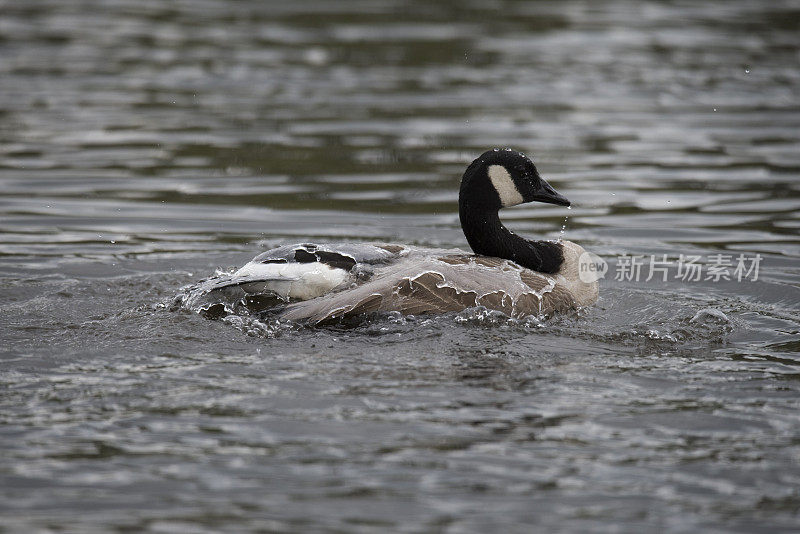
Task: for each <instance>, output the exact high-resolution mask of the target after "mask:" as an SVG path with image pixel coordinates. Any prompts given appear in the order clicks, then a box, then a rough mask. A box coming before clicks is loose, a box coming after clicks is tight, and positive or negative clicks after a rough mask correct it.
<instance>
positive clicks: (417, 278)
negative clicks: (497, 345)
mask: <svg viewBox="0 0 800 534" xmlns="http://www.w3.org/2000/svg"><path fill="white" fill-rule="evenodd" d="M563 243H565V244H568V245H567V246H566V247H565V265H564V266H563V267H562V270H561V271H559V273H556V274H554V275H548V274H543V273H539V272H535V271H531V270H529V269H526V268H523V267H521V266H519V265H517V264H516V263H514V262H511V261H508V260H504V259H501V258H492V257H485V256H475V255H472V254H467V253H464V252H462V251H445V250H441V251H437V250H429V249H428V250H426V249H413V248H405V249H404V250H403V251H402V252H401V253H399V254H398V255H397V256H396V261H393V262H391V263H389V264H387V265H383V266H378V267H377V268H376V269H375V270H374V272H373V274H372V276H371V277H370V278H369V280H367V281H366V282H364V283H361V284H354V286H353V287H351V288H347V289H343V290H340V291H337V292H334V293H330V294H327V295H323V296H320V297H317V298H314V299H311V300H308V301H303V302H297V303H294V304H290V305H289V306H288V307H287V308H286V309H285V310H284V312H283V313H282V316H283V317H284V318H286V319H290V320H296V321H310V322H313V323H324V322H328V321H332V320H337V319H342V318H346V317H351V316H356V315H360V314H364V313H372V312H389V311H399V312H401V313H403V314H422V313H445V312H458V311H461V310H464V309H467V308H471V307H476V306H485V307H486V308H489V309H493V310H498V311H501V312H503V313H505V314H506V315H509V316H510V317H516V318H519V317H525V316H529V315H541V314H545V315H548V314H551V313H553V312H559V311H566V310H569V309H573V308H575V307H578V306H585V305H588V304H591V303H592V302H594V300H596V298H597V287H596V283H595V284H594V288H592V287H591V284H583V283H582V282H580V280H578V279H577V266H575V265H572V264H571V263H570V264H569V265H567V264H568V263H569V262H576V261H577V257H578V256H579V255H580V253H581V252H582V251H583V249H582V248H581V247H579V246H578V245H575V244H574V243H570V242H566V241H565V242H563ZM565 275H566V276H565ZM573 275H574V276H575V280H570V279H568V277H571V276H573ZM584 286H587V287H584ZM576 291H577V294H576Z"/></svg>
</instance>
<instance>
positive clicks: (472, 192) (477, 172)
mask: <svg viewBox="0 0 800 534" xmlns="http://www.w3.org/2000/svg"><path fill="white" fill-rule="evenodd" d="M526 202H546V203H548V204H558V205H559V206H569V200H567V199H566V198H564V197H563V196H562V195H560V194H559V193H557V192H556V190H555V189H553V187H552V186H551V185H550V184H548V183H547V182H546V181H545V180H544V179H543V178H542V177H541V176H539V171H537V170H536V165H534V164H533V162H532V161H531V160H530V159H528V158H527V157H526V156H525V154H523V153H521V152H517V151H516V150H511V149H510V148H504V149H498V148H495V149H493V150H488V151H486V152H484V153H483V154H481V155H480V157H478V159H476V160H475V161H473V162H472V163H471V164H470V166H469V167H467V170H466V171H465V172H464V177H463V178H462V179H461V190H460V191H459V208H461V210H463V209H468V210H470V211H473V210H474V211H477V212H483V211H485V212H496V211H498V210H499V209H501V208H507V207H509V206H516V205H517V204H525V203H526Z"/></svg>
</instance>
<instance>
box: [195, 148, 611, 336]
mask: <svg viewBox="0 0 800 534" xmlns="http://www.w3.org/2000/svg"><path fill="white" fill-rule="evenodd" d="M534 201H538V202H546V203H550V204H557V205H560V206H569V205H570V202H569V200H567V199H566V198H564V197H563V196H561V195H560V194H559V193H557V192H556V191H555V190H554V189H553V188H552V187H551V186H550V184H548V183H547V182H546V181H545V180H543V179H542V178H541V177H540V176H539V173H538V171H537V170H536V166H535V165H534V164H533V162H532V161H531V160H530V159H528V158H527V157H526V156H525V155H524V154H522V153H520V152H517V151H514V150H511V149H502V150H501V149H494V150H489V151H487V152H484V153H483V154H481V156H480V157H479V158H477V159H476V160H475V161H473V162H472V163H471V164H470V165H469V167H467V170H466V171H465V172H464V176H463V177H462V179H461V188H460V190H459V200H458V204H459V217H460V220H461V228H462V229H463V231H464V235H465V236H466V238H467V242H468V243H469V246H470V247H471V248H472V250H473V251H474V253H475V254H468V253H466V252H464V251H462V250H458V249H453V250H442V249H428V248H419V247H414V246H407V245H397V244H352V243H351V244H312V243H302V244H297V245H287V246H282V247H278V248H275V249H272V250H268V251H266V252H264V253H262V254H259V255H258V256H256V257H255V258H253V260H252V261H250V262H249V263H248V264H246V265H245V266H243V267H242V268H241V269H239V270H238V271H236V272H235V273H233V274H232V275H229V276H224V277H222V278H218V279H215V280H210V281H209V282H210V284H208V285H206V286H205V290H206V291H207V292H219V291H222V292H224V293H225V294H226V296H227V298H234V299H240V302H242V303H246V305H247V306H248V308H249V309H251V311H263V310H265V309H270V310H274V311H275V312H276V313H277V314H278V315H279V316H280V317H283V318H285V319H290V320H294V321H307V322H310V323H315V324H318V323H323V322H329V321H332V320H338V319H342V318H349V317H354V316H356V315H359V314H365V313H371V312H391V311H399V312H401V313H403V314H422V313H443V312H450V311H461V310H464V309H466V308H470V307H476V306H484V307H486V308H489V309H492V310H499V311H501V312H503V313H505V314H506V315H509V316H511V317H515V318H520V317H525V316H529V315H549V314H551V313H553V312H560V311H566V310H569V309H573V308H578V307H582V306H588V305H590V304H592V303H594V302H595V301H596V300H597V296H598V284H597V282H591V283H584V282H583V281H581V279H580V278H579V276H578V274H579V271H578V268H579V265H578V263H579V260H578V258H579V256H580V255H581V254H582V253H583V252H584V251H583V248H581V247H580V246H579V245H576V244H575V243H571V242H569V241H532V240H528V239H525V238H523V237H520V236H518V235H516V234H514V233H513V232H511V231H509V230H508V229H506V227H505V226H503V224H502V223H501V222H500V218H499V217H498V211H499V210H500V209H502V208H506V207H509V206H514V205H517V204H523V203H526V202H534ZM287 303H288V304H287Z"/></svg>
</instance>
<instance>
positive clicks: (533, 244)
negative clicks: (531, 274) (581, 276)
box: [458, 203, 564, 273]
mask: <svg viewBox="0 0 800 534" xmlns="http://www.w3.org/2000/svg"><path fill="white" fill-rule="evenodd" d="M458 215H459V218H460V219H461V229H462V230H463V231H464V235H465V236H466V237H467V242H468V243H469V246H470V247H471V248H472V251H473V252H475V254H480V255H482V256H493V257H495V258H503V259H506V260H511V261H513V262H515V263H518V264H519V265H522V266H523V267H527V268H528V269H532V270H534V271H539V272H542V273H555V272H557V271H558V269H559V268H560V267H561V263H562V262H563V261H564V253H563V250H562V248H561V245H560V244H558V243H554V242H552V241H531V240H528V239H525V238H522V237H520V236H518V235H517V234H515V233H514V232H512V231H510V230H509V229H508V228H506V227H505V226H503V223H502V222H500V217H499V216H498V214H497V211H496V210H472V209H470V207H469V206H467V205H465V204H463V203H462V204H461V206H459V213H458Z"/></svg>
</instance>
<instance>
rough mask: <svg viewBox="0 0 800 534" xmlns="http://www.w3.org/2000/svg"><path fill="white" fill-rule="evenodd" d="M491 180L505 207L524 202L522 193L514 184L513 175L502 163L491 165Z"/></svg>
mask: <svg viewBox="0 0 800 534" xmlns="http://www.w3.org/2000/svg"><path fill="white" fill-rule="evenodd" d="M489 180H491V182H492V185H493V186H494V188H495V190H497V194H498V195H500V204H502V205H503V207H504V208H505V207H508V206H516V205H517V204H522V202H523V199H522V195H520V194H519V190H518V189H517V186H516V185H514V180H512V179H511V175H510V174H508V171H507V170H506V168H505V167H503V166H502V165H489Z"/></svg>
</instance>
